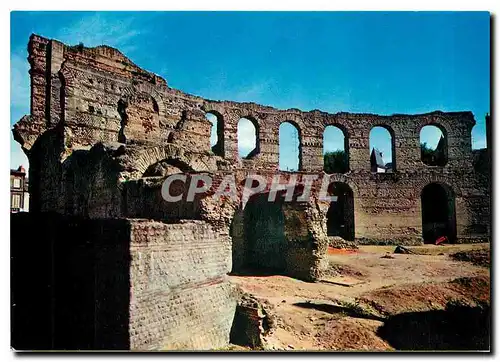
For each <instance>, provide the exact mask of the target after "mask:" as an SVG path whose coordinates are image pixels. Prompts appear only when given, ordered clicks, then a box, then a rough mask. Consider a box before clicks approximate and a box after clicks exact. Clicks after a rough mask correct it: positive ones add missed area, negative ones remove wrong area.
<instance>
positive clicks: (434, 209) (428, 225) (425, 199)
mask: <svg viewBox="0 0 500 362" xmlns="http://www.w3.org/2000/svg"><path fill="white" fill-rule="evenodd" d="M420 197H421V206H422V238H423V240H424V242H425V243H434V242H435V241H436V240H437V239H438V238H439V237H441V236H446V237H447V238H448V240H449V242H455V241H456V238H457V225H456V215H455V193H454V192H453V190H452V188H451V187H449V186H448V185H446V184H444V183H440V182H432V183H429V184H427V185H426V186H425V187H424V188H423V189H422V193H421V195H420Z"/></svg>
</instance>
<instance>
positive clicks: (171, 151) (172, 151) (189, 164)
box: [126, 144, 215, 180]
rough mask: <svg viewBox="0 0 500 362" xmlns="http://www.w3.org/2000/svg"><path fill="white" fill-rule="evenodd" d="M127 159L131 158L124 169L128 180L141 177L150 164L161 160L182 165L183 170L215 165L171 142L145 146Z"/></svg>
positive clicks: (188, 170) (198, 170)
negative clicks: (162, 144) (126, 171)
mask: <svg viewBox="0 0 500 362" xmlns="http://www.w3.org/2000/svg"><path fill="white" fill-rule="evenodd" d="M129 160H131V161H130V164H127V166H126V169H127V170H129V171H128V172H129V174H128V177H127V179H129V180H133V179H139V178H141V177H143V175H144V174H145V173H146V171H147V170H148V168H149V167H150V166H151V165H154V164H156V163H157V162H160V161H163V160H169V162H170V163H174V164H176V165H183V166H182V167H183V170H184V171H186V172H194V171H197V172H201V171H212V170H213V169H214V167H215V166H214V167H212V165H210V164H207V162H205V161H204V160H203V159H202V158H201V156H200V155H198V154H193V153H191V152H189V151H186V150H185V149H183V148H181V147H178V146H176V145H173V144H166V145H164V146H156V147H149V148H146V149H144V150H141V151H140V152H137V153H134V154H133V155H131V157H130V158H129Z"/></svg>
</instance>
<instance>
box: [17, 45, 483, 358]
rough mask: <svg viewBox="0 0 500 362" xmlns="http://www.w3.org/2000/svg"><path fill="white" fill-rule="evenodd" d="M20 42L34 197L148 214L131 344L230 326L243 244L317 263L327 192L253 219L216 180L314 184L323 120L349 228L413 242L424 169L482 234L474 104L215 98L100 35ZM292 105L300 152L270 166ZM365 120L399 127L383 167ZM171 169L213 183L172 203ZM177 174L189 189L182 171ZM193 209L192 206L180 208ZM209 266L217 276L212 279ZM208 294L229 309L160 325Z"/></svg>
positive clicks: (457, 237)
mask: <svg viewBox="0 0 500 362" xmlns="http://www.w3.org/2000/svg"><path fill="white" fill-rule="evenodd" d="M28 50H29V57H28V60H29V62H30V65H31V70H30V76H31V114H30V115H29V116H25V117H23V118H22V119H21V120H20V121H19V122H18V123H17V124H16V125H15V126H14V129H13V133H14V137H15V139H16V140H17V141H18V142H19V143H20V144H21V146H22V148H23V150H24V151H25V152H26V153H27V155H28V157H29V161H30V175H29V177H30V184H29V187H30V190H29V191H30V208H31V211H33V212H56V213H59V214H62V215H66V216H69V215H71V216H77V217H82V218H90V219H125V220H129V219H144V220H141V221H130V225H132V226H131V227H132V231H131V234H130V235H131V243H132V244H131V250H132V251H133V253H132V254H131V255H132V261H133V262H132V264H131V267H130V268H131V269H130V270H129V273H130V275H131V276H132V279H133V280H138V282H134V283H133V284H132V285H131V292H132V293H133V295H134V298H135V297H136V296H137V299H136V300H134V301H133V302H131V304H130V306H131V311H133V313H132V316H137V318H138V319H137V320H134V319H132V320H131V321H130V323H131V326H132V327H133V328H132V329H131V330H133V334H131V336H130V338H131V345H130V347H131V348H138V349H148V348H170V347H175V346H177V347H179V346H182V347H185V348H205V347H206V346H208V345H209V344H210V343H215V342H214V341H215V340H212V339H210V340H206V339H204V338H205V337H204V325H210V326H212V327H213V328H214V330H218V331H219V332H217V333H222V334H223V333H225V332H226V331H228V329H227V326H228V323H229V322H228V321H229V319H230V318H232V316H231V313H233V316H234V310H233V309H232V308H233V307H231V305H233V304H231V303H232V302H229V299H228V298H230V297H229V296H228V295H229V294H227V288H226V286H225V284H224V283H225V282H223V281H222V280H223V279H224V276H225V275H226V273H227V272H229V271H231V270H232V271H233V272H238V271H240V270H242V269H244V267H245V266H246V265H248V264H249V263H250V264H251V263H252V256H255V255H258V257H259V258H260V260H259V263H257V264H260V265H261V266H279V267H280V272H282V273H284V274H287V275H290V276H294V277H298V278H301V279H305V280H311V281H314V280H316V279H318V278H321V275H322V273H323V271H324V270H325V255H326V249H327V246H328V236H327V228H326V218H327V212H328V209H329V203H328V202H324V201H320V200H318V199H317V196H311V198H310V199H309V200H306V201H300V202H299V201H298V200H297V197H294V200H293V201H292V202H290V203H287V202H285V203H283V204H282V205H280V206H279V207H277V208H276V210H277V211H276V212H277V214H276V216H275V219H274V220H275V222H273V223H270V222H267V223H266V221H265V218H262V216H261V219H258V216H259V214H258V213H254V214H251V213H250V214H249V210H250V209H251V208H252V207H254V206H255V205H254V206H252V205H253V204H252V202H253V201H252V200H250V203H245V202H236V201H233V200H230V199H227V198H222V199H219V198H215V196H214V193H215V189H216V187H217V186H218V185H219V184H220V183H221V182H222V180H223V178H224V177H225V176H227V175H232V176H234V177H235V181H236V182H235V183H236V186H237V189H238V192H239V194H240V195H241V192H242V188H243V184H244V179H245V178H246V177H247V176H248V175H250V174H253V173H256V172H257V173H259V174H260V175H262V176H264V177H265V179H266V180H267V181H269V183H270V182H271V180H272V179H273V177H275V176H276V175H279V176H280V180H281V183H287V182H288V181H289V180H290V179H291V178H292V177H297V179H298V183H299V185H302V186H303V185H305V184H306V183H307V181H306V180H307V177H309V176H313V175H316V176H319V178H318V179H317V180H316V181H314V182H313V184H312V188H313V190H314V191H319V190H320V188H321V182H322V178H323V176H325V173H324V171H323V153H322V152H323V132H324V130H325V127H327V126H328V125H335V126H337V127H339V128H340V129H341V130H342V131H343V132H344V135H345V137H346V146H347V147H346V151H347V152H348V155H349V170H348V171H347V172H346V173H344V174H332V175H326V176H327V177H328V178H329V181H330V182H331V183H340V184H343V185H345V186H346V187H347V188H348V189H349V190H351V191H352V193H351V194H352V195H351V196H350V197H351V199H350V202H351V204H350V206H351V207H352V209H353V215H352V220H353V223H354V225H351V224H352V222H351V221H349V223H350V224H349V227H353V234H354V235H353V237H352V240H349V242H351V243H352V242H354V243H357V244H366V243H375V244H400V245H403V244H404V245H410V244H419V243H422V241H423V233H425V232H426V230H425V229H426V228H428V227H429V225H423V222H422V220H423V216H422V214H423V207H422V200H421V196H422V194H423V192H424V189H425V188H426V187H427V186H428V185H429V184H438V185H440V187H442V188H443V190H445V191H444V192H446V197H447V199H446V202H448V203H449V205H452V206H450V208H451V210H454V211H453V212H450V214H449V216H448V219H447V220H446V224H447V225H449V229H450V230H449V232H450V234H453V235H452V236H453V237H452V239H454V240H453V241H456V242H474V241H483V240H488V238H489V235H490V184H489V182H490V178H489V176H490V172H489V167H487V166H486V167H484V162H483V166H479V164H478V162H479V161H480V160H482V159H484V157H485V156H481V154H479V153H477V152H476V153H473V152H472V150H471V130H472V127H473V126H474V124H475V120H474V117H473V115H472V113H471V112H440V111H434V112H431V113H426V114H420V115H401V114H397V115H392V116H380V115H374V114H359V113H344V112H341V113H336V114H330V113H326V112H322V111H319V110H313V111H309V112H302V111H300V110H298V109H288V110H278V109H275V108H272V107H268V106H261V105H258V104H255V103H238V102H231V101H213V100H207V99H204V98H201V97H198V96H193V95H189V94H186V93H183V92H181V91H179V90H175V89H172V88H170V87H168V85H167V82H166V81H165V80H164V79H162V78H161V77H159V76H157V75H155V74H152V73H150V72H147V71H145V70H142V69H141V68H139V67H138V66H136V65H135V64H134V63H132V62H131V61H130V60H129V59H127V58H126V57H125V56H124V55H123V54H122V53H120V52H119V51H118V50H116V49H113V48H110V47H107V46H99V47H96V48H86V47H84V46H67V45H64V44H62V43H60V42H58V41H56V40H49V39H45V38H43V37H40V36H38V35H32V36H31V38H30V41H29V45H28ZM207 112H210V113H212V114H214V115H215V116H216V117H217V119H218V122H219V125H220V127H219V143H218V144H217V145H216V147H214V148H213V149H211V148H210V130H211V123H210V122H209V121H208V120H207V119H206V118H205V114H206V113H207ZM242 117H245V118H247V119H249V120H251V122H252V123H253V124H254V125H255V126H256V130H257V132H256V138H257V139H256V148H255V150H254V151H253V152H252V153H251V154H250V155H249V157H247V158H245V159H241V158H240V157H239V156H238V146H237V124H238V121H239V119H240V118H242ZM285 121H286V122H290V123H292V124H293V125H295V126H296V127H297V128H298V131H299V143H300V145H299V158H300V160H299V161H300V162H299V171H298V172H295V173H290V172H280V171H278V158H279V144H278V130H279V126H280V124H281V123H283V122H285ZM425 125H437V126H438V127H439V128H440V129H441V130H442V131H443V133H444V136H445V137H446V144H447V150H446V154H447V163H446V165H445V166H427V165H425V164H424V163H423V162H422V161H421V158H420V144H419V133H420V129H421V128H422V127H423V126H425ZM374 126H382V127H384V128H386V129H388V130H389V132H390V134H391V135H392V139H393V154H394V160H395V161H394V165H393V169H394V172H392V173H386V174H375V173H372V172H371V168H370V152H369V133H370V130H371V128H372V127H374ZM179 172H183V173H187V174H188V175H189V178H190V177H193V175H196V174H200V173H203V174H206V175H210V176H211V178H212V187H211V188H210V190H208V191H207V192H206V193H204V194H203V195H199V196H198V197H197V198H196V199H195V200H194V201H193V202H186V201H180V202H178V203H167V202H166V201H165V200H163V199H162V197H161V184H162V181H163V180H164V178H165V177H166V176H167V175H170V174H174V173H179ZM176 187H177V188H178V191H179V193H181V194H183V195H185V193H186V190H187V189H186V188H187V186H186V185H178V186H176ZM268 192H269V189H266V190H265V191H263V192H262V194H263V195H266V194H267V193H268ZM248 205H250V207H249V206H248ZM270 207H271V206H269V208H270ZM256 215H257V216H256ZM262 215H265V213H262ZM186 219H188V220H190V221H189V222H186V221H183V220H186ZM252 220H253V221H252ZM252 222H255V223H254V224H251V223H252ZM249 225H250V227H248V226H249ZM252 225H253V226H252ZM255 225H263V226H264V227H265V228H268V229H265V231H266V230H267V231H269V232H273V233H274V234H273V235H274V236H276V233H277V234H279V235H278V236H279V238H273V240H274V241H273V242H275V244H272V245H271V244H266V243H265V238H263V237H262V235H260V236H259V235H257V236H255V235H254V236H252V235H250V234H251V230H252V227H254V228H255V227H256V226H255ZM431 226H432V225H431ZM273 230H274V231H273ZM277 230H279V232H278V231H277ZM200 235H201V236H200ZM181 236H182V237H181ZM178 237H179V238H178ZM252 237H253V238H254V239H252ZM200 238H201V239H200ZM203 238H205V239H203ZM180 240H182V242H183V243H184V244H183V246H182V247H181V246H180V244H178V243H179V242H180ZM269 240H270V239H269ZM173 245H175V247H173ZM156 247H159V248H160V249H161V251H159V252H160V255H161V262H160V264H158V265H157V269H154V270H151V271H150V274H147V273H146V272H145V271H144V270H143V269H144V268H147V267H148V266H147V265H146V264H147V262H146V261H144V259H139V257H138V255H143V254H140V253H142V251H140V250H145V253H146V254H145V255H153V254H152V252H153V250H156V249H155V248H156ZM141 248H145V249H141ZM182 248H185V250H181V249H182ZM135 250H136V251H137V253H138V254H134V253H135V252H136V251H135ZM266 250H268V251H269V252H267V251H266ZM263 251H264V252H263ZM278 251H279V252H278ZM155 252H156V251H155ZM186 252H188V254H186ZM214 253H219V254H220V255H217V256H216V255H214ZM195 256H196V257H195ZM275 256H277V257H275ZM148 257H149V256H148ZM139 260H140V261H139ZM143 263H146V264H143ZM254 264H255V263H254ZM162 268H165V270H163V269H162ZM144 273H146V274H144ZM164 273H166V274H167V275H169V279H168V281H165V280H166V279H165V280H164V279H162V278H163V276H164V275H165V274H164ZM145 275H148V277H147V278H145V277H144V276H145ZM134 278H137V279H134ZM141 278H145V279H144V282H142V281H139V280H143V279H141ZM145 280H147V281H145ZM162 280H164V282H162ZM214 280H219V282H217V283H216V285H212V284H210V283H211V281H214ZM177 282H178V283H179V285H184V284H185V283H188V284H189V283H195V284H196V285H198V286H199V287H198V289H197V292H196V293H194V294H193V293H192V292H190V291H188V290H181V289H176V288H178V286H175V285H177V284H176V283H177ZM155 283H157V284H155ZM158 283H159V284H158ZM172 283H173V284H172ZM207 283H208V284H207ZM151 285H158V288H157V289H155V290H154V291H151V293H150V294H147V293H146V294H145V293H143V291H142V289H140V288H144V287H145V286H151ZM137 288H139V289H137ZM171 288H173V289H171ZM174 289H175V291H174ZM138 290H140V292H139V294H135V293H137V291H138ZM196 295H197V296H196ZM176 296H179V297H178V298H177V297H176ZM176 298H177V299H176ZM193 298H194V299H196V298H200V301H201V302H198V301H195V300H193ZM217 298H219V299H217ZM212 299H213V300H214V303H215V304H214V305H216V306H217V307H216V308H219V309H218V310H220V311H221V313H223V316H219V317H220V318H219V317H217V314H216V313H215V314H210V313H208V314H207V315H206V316H199V317H196V318H194V317H193V319H192V320H190V322H189V323H191V324H189V326H190V327H189V328H190V331H191V335H190V336H187V335H184V336H180V335H179V336H177V335H175V333H173V332H172V330H171V329H168V328H170V327H168V326H173V325H174V324H175V323H178V322H177V319H175V318H174V319H168V318H170V317H168V313H170V312H171V313H173V314H174V315H179V318H180V319H179V320H184V319H182V318H188V316H186V315H185V314H183V313H185V310H186V309H188V308H191V310H192V311H193V313H195V314H196V313H198V312H196V310H197V308H203V305H204V304H206V303H208V302H209V301H211V300H212ZM176 300H178V301H179V302H175V301H176ZM179 303H180V304H179ZM234 303H235V302H234ZM158 308H159V309H161V312H158ZM164 316H165V318H167V319H168V321H167V322H164V323H166V324H165V325H163V322H161V321H160V320H163V317H164ZM191 317H192V316H191ZM191 317H189V318H191ZM138 320H139V321H141V322H138ZM186 323H187V322H186ZM175 325H177V324H175ZM212 327H211V328H212ZM218 336H221V334H219V335H218ZM214 338H215V337H214ZM217 338H219V337H217ZM217 341H219V342H220V341H221V339H217ZM215 344H217V345H218V342H217V343H215Z"/></svg>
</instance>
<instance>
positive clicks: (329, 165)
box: [323, 150, 349, 173]
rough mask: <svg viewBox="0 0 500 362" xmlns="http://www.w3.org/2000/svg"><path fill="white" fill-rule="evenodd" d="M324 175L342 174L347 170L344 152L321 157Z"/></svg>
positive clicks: (346, 158) (338, 151)
mask: <svg viewBox="0 0 500 362" xmlns="http://www.w3.org/2000/svg"><path fill="white" fill-rule="evenodd" d="M323 160H324V169H325V172H326V173H344V172H347V171H348V170H349V167H348V164H349V163H348V162H349V160H348V155H347V153H346V152H345V151H341V150H337V151H333V152H327V153H325V155H324V156H323Z"/></svg>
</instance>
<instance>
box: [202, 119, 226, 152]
mask: <svg viewBox="0 0 500 362" xmlns="http://www.w3.org/2000/svg"><path fill="white" fill-rule="evenodd" d="M205 117H206V118H207V119H208V120H209V121H210V122H211V123H212V128H211V130H210V147H211V149H212V152H213V153H214V154H216V155H217V156H224V123H223V120H222V116H221V115H220V114H218V113H215V112H207V113H206V114H205Z"/></svg>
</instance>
